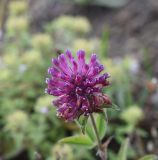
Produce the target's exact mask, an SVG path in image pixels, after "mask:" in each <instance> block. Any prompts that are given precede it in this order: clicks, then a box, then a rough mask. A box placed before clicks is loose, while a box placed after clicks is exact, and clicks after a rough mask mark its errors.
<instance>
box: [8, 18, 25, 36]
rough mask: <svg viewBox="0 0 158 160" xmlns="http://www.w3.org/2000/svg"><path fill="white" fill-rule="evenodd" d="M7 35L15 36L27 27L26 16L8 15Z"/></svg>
mask: <svg viewBox="0 0 158 160" xmlns="http://www.w3.org/2000/svg"><path fill="white" fill-rule="evenodd" d="M6 28H7V34H8V36H15V35H16V36H17V35H19V34H21V33H24V32H26V31H27V29H28V21H27V19H26V17H10V18H9V19H8V20H7V22H6Z"/></svg>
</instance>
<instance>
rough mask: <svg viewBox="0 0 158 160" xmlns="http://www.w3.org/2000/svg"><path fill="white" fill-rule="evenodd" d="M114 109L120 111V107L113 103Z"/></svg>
mask: <svg viewBox="0 0 158 160" xmlns="http://www.w3.org/2000/svg"><path fill="white" fill-rule="evenodd" d="M112 109H114V110H117V111H120V107H119V106H118V105H116V104H114V103H112Z"/></svg>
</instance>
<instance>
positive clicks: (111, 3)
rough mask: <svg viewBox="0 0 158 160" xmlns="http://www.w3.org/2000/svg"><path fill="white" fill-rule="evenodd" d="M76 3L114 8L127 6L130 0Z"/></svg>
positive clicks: (98, 0)
mask: <svg viewBox="0 0 158 160" xmlns="http://www.w3.org/2000/svg"><path fill="white" fill-rule="evenodd" d="M75 2H77V3H79V4H84V5H99V6H107V7H112V8H117V7H122V6H123V5H125V4H126V3H127V2H128V0H92V1H90V0H75Z"/></svg>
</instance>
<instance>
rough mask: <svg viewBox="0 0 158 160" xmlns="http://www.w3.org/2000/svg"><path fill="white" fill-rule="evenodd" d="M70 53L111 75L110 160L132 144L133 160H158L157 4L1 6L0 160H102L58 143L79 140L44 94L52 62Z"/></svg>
mask: <svg viewBox="0 0 158 160" xmlns="http://www.w3.org/2000/svg"><path fill="white" fill-rule="evenodd" d="M65 49H71V50H72V51H73V53H75V52H76V51H77V50H78V49H84V50H85V51H86V52H87V58H88V57H89V56H90V53H92V52H95V53H97V54H98V57H99V58H100V60H101V61H102V63H103V64H104V65H105V66H106V71H107V72H109V73H110V74H111V83H112V85H111V86H110V87H109V88H107V89H105V93H106V94H108V95H110V97H111V98H112V99H113V102H114V103H115V104H117V105H118V106H120V110H119V111H118V110H115V109H108V117H109V128H108V130H107V131H106V136H105V137H104V139H103V141H105V140H106V139H107V138H108V137H109V136H113V137H114V138H113V139H112V141H111V143H110V144H109V147H108V156H109V160H116V159H117V158H118V157H117V153H118V149H119V148H120V145H121V143H122V142H123V141H124V140H125V139H126V137H129V138H130V146H129V149H128V151H127V155H128V159H129V160H136V159H138V158H139V157H141V156H143V155H146V154H156V155H157V154H158V79H157V76H158V1H157V0H28V1H26V0H0V160H35V159H36V160H42V159H43V160H57V159H58V157H61V160H93V159H97V158H96V155H95V150H86V149H84V148H82V147H80V148H76V147H75V146H70V145H62V146H61V145H60V144H58V143H57V141H58V140H59V139H61V138H63V137H66V136H70V135H74V134H77V133H79V128H78V127H77V126H76V125H75V124H74V123H65V122H63V120H60V119H58V118H57V117H56V110H55V108H54V107H52V105H51V101H52V99H53V98H52V97H51V96H48V95H46V94H45V93H44V89H45V87H46V84H45V78H46V77H47V68H48V66H50V65H51V58H53V57H56V56H57V55H58V54H60V53H61V52H63V51H64V50H65ZM98 160H99V158H98Z"/></svg>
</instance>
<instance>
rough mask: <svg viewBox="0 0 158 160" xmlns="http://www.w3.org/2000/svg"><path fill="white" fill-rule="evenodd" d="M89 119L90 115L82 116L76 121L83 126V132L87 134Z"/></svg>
mask: <svg viewBox="0 0 158 160" xmlns="http://www.w3.org/2000/svg"><path fill="white" fill-rule="evenodd" d="M87 121H88V116H81V117H80V118H79V119H78V120H76V123H77V125H78V126H79V127H80V128H81V131H82V133H83V134H85V129H86V124H87Z"/></svg>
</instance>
